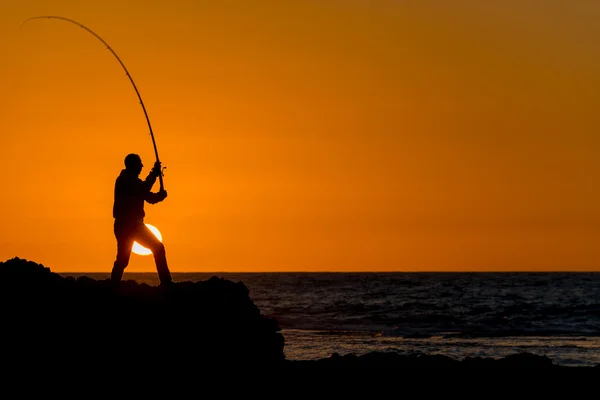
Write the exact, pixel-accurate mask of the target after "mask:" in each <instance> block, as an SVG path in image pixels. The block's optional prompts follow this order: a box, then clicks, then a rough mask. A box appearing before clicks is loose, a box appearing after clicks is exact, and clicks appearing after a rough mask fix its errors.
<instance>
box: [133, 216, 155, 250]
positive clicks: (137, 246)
mask: <svg viewBox="0 0 600 400" xmlns="http://www.w3.org/2000/svg"><path fill="white" fill-rule="evenodd" d="M146 226H147V227H148V229H150V231H151V232H152V233H154V236H156V237H157V238H158V240H160V241H161V242H162V235H161V234H160V232H159V230H158V228H156V227H155V226H153V225H150V224H146ZM132 251H133V252H134V253H135V254H139V255H140V256H147V255H150V254H152V251H150V249H147V248H145V247H144V246H142V245H141V244H139V243H138V242H133V249H132Z"/></svg>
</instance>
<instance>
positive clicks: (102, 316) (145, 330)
mask: <svg viewBox="0 0 600 400" xmlns="http://www.w3.org/2000/svg"><path fill="white" fill-rule="evenodd" d="M0 306H1V308H0V310H1V311H0V321H1V328H0V353H1V359H2V364H3V365H5V366H7V365H8V366H10V365H13V366H14V365H16V364H21V365H26V366H28V367H31V366H32V365H34V366H41V365H44V366H45V368H46V369H47V368H56V366H61V367H60V368H70V370H73V368H75V369H76V370H83V371H86V370H89V369H91V368H93V369H103V370H105V369H106V368H109V370H107V371H111V369H112V370H113V371H114V367H115V366H121V367H123V368H125V370H131V369H134V368H137V369H139V368H146V369H147V370H148V371H150V372H153V371H154V372H159V373H160V371H161V370H164V369H165V368H169V369H173V368H185V369H186V370H190V369H191V370H193V371H196V370H202V369H205V368H207V367H208V368H210V367H226V368H228V369H239V368H244V369H248V368H253V367H286V368H290V369H294V368H300V369H302V368H477V369H481V368H536V369H537V368H543V369H549V368H552V369H560V368H567V367H560V366H558V365H556V364H554V363H553V362H552V360H551V359H549V358H547V357H543V356H537V355H533V354H528V353H523V354H515V355H513V356H509V357H504V358H502V359H491V358H466V359H464V360H460V361H459V360H454V359H452V358H450V357H446V356H438V355H401V354H398V353H393V352H390V353H380V352H372V353H368V354H365V355H360V356H357V355H353V354H349V355H344V356H341V355H339V354H333V355H331V357H329V358H323V359H319V360H308V361H298V360H294V361H292V360H286V359H285V355H284V337H283V335H282V333H281V330H280V328H279V325H278V323H277V321H276V320H274V319H272V318H268V317H266V316H264V315H262V314H261V312H260V310H259V309H258V308H257V307H256V305H255V304H254V302H253V301H252V300H251V298H250V296H249V292H248V289H247V287H246V286H245V285H244V284H243V283H242V282H232V281H229V280H226V279H222V278H218V277H216V276H213V277H212V278H210V279H208V280H206V281H199V282H177V283H174V284H173V286H172V287H171V288H169V289H162V288H160V287H155V286H149V285H146V284H140V283H137V282H135V281H130V280H129V281H128V280H126V281H123V282H122V284H121V286H120V288H119V289H114V288H113V287H111V285H110V282H109V281H108V280H94V279H91V278H89V277H80V278H77V279H75V278H73V277H63V276H61V275H58V274H56V273H53V272H51V271H50V269H49V268H47V267H44V266H43V265H41V264H37V263H35V262H32V261H28V260H23V259H19V258H13V259H10V260H7V261H5V262H0ZM586 369H588V368H586ZM594 369H596V370H600V366H597V367H594Z"/></svg>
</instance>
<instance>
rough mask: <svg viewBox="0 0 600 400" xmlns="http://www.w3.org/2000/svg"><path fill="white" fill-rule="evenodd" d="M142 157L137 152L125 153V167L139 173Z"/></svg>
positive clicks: (141, 166) (142, 165)
mask: <svg viewBox="0 0 600 400" xmlns="http://www.w3.org/2000/svg"><path fill="white" fill-rule="evenodd" d="M143 167H144V164H142V159H141V158H140V156H138V155H137V154H133V153H132V154H127V156H126V157H125V169H127V170H128V171H131V172H134V173H135V174H136V175H139V174H140V173H141V172H142V168H143Z"/></svg>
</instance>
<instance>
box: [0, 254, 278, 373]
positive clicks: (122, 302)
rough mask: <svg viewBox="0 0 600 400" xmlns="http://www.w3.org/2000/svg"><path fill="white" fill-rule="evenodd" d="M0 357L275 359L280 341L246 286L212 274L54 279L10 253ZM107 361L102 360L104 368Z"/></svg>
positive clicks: (241, 362) (3, 276) (155, 361)
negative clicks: (116, 283)
mask: <svg viewBox="0 0 600 400" xmlns="http://www.w3.org/2000/svg"><path fill="white" fill-rule="evenodd" d="M0 302H1V303H0V304H2V314H1V321H2V328H1V329H0V343H2V347H3V348H2V356H3V357H4V358H6V357H11V358H14V359H16V360H23V359H30V360H42V361H47V360H49V359H53V360H59V361H61V363H64V361H65V360H68V361H69V362H70V363H71V365H73V362H75V363H77V364H78V365H79V364H84V363H87V362H93V363H94V364H96V365H100V364H103V363H106V362H108V363H110V364H114V363H119V364H130V365H132V366H133V365H135V364H142V365H144V364H145V363H148V364H149V365H165V363H167V365H168V363H169V362H178V363H180V362H181V361H182V360H185V361H186V363H187V362H191V363H192V364H201V365H204V366H211V365H226V366H229V365H235V366H248V365H257V364H264V365H278V364H281V363H282V362H283V361H284V353H283V345H284V339H283V336H282V334H281V332H280V328H279V326H278V324H277V321H275V320H273V319H270V318H267V317H265V316H264V315H261V313H260V310H259V309H258V308H257V307H256V306H255V305H254V303H253V302H252V300H251V299H250V297H249V293H248V289H247V288H246V286H245V285H244V284H243V283H241V282H239V283H235V282H232V281H228V280H225V279H221V278H217V277H212V278H211V279H209V280H206V281H201V282H178V283H174V284H173V287H172V288H171V289H169V290H163V289H162V288H159V287H155V286H149V285H146V284H139V283H137V282H134V281H123V282H122V284H121V287H120V288H119V290H118V291H115V290H114V289H113V288H112V287H111V285H110V281H109V280H99V281H97V280H94V279H91V278H88V277H80V278H78V279H74V278H73V277H62V276H60V275H58V274H56V273H53V272H51V271H50V269H49V268H46V267H44V266H43V265H40V264H37V263H34V262H31V261H27V260H22V259H19V258H13V259H10V260H8V261H6V262H2V263H0ZM110 364H109V365H110Z"/></svg>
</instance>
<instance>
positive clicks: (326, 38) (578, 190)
mask: <svg viewBox="0 0 600 400" xmlns="http://www.w3.org/2000/svg"><path fill="white" fill-rule="evenodd" d="M569 4H571V3H569V2H564V1H558V0H548V1H545V2H540V1H534V0H519V1H517V0H490V1H479V0H464V1H459V2H454V1H448V0H422V1H390V0H372V1H338V0H319V1H316V0H315V1H313V0H289V1H275V0H258V1H251V2H248V1H245V0H226V1H212V0H207V1H198V2H195V1H184V0H173V1H169V2H154V1H143V2H142V1H139V0H133V1H117V0H103V1H99V0H90V1H85V2H81V1H77V0H57V1H53V2H47V1H42V0H31V1H20V0H4V1H3V2H2V6H1V7H0V10H1V12H0V46H1V47H2V49H3V54H4V56H3V61H2V63H0V91H1V92H2V96H0V110H2V111H1V113H2V115H1V118H0V132H1V135H0V168H1V170H2V171H3V179H4V180H3V187H4V190H5V193H4V195H3V196H0V215H1V218H2V219H1V220H0V222H1V223H2V227H3V229H2V232H1V233H0V260H6V259H8V258H11V257H15V256H18V257H21V258H27V259H31V260H34V261H36V262H40V263H43V264H44V265H47V266H49V267H51V268H52V270H54V271H90V272H106V271H110V268H111V267H112V264H113V261H114V257H115V252H116V241H115V237H114V235H113V225H112V224H113V219H112V216H111V208H112V201H113V188H114V182H115V179H116V177H117V176H118V174H119V172H120V170H121V169H122V168H123V158H124V156H125V155H126V154H128V153H130V152H135V153H138V154H140V155H141V157H142V160H143V162H144V170H143V171H142V175H143V176H142V178H144V177H145V176H146V174H147V173H148V171H149V169H150V168H151V167H152V164H153V163H154V161H155V155H154V149H153V147H152V141H151V139H150V135H149V132H148V126H147V123H146V120H145V118H144V114H143V111H142V108H141V107H140V104H139V101H138V99H137V98H136V95H135V92H134V90H133V88H132V85H131V84H130V82H129V81H128V79H127V77H126V76H125V73H124V71H123V70H122V68H121V66H120V65H119V63H118V62H117V60H116V59H115V58H114V57H113V56H112V55H111V54H110V52H109V51H108V50H107V49H106V48H105V47H104V46H103V45H102V44H101V43H99V41H98V40H97V39H95V38H94V37H92V36H91V35H90V34H88V33H86V32H85V31H84V30H83V29H80V28H78V27H77V26H74V25H72V24H68V23H64V22H60V21H52V20H41V19H40V20H35V21H31V22H29V23H27V24H26V25H24V26H23V28H22V29H21V28H20V25H21V23H22V22H23V21H24V20H26V19H27V18H30V17H33V16H37V15H62V16H64V17H68V18H72V19H74V20H77V21H80V22H82V23H84V24H85V25H86V26H88V27H89V28H91V29H93V30H94V31H95V32H97V33H98V34H99V35H100V36H102V38H104V39H105V40H106V41H107V42H108V43H109V44H110V45H111V47H113V48H114V50H115V51H116V52H117V53H118V54H119V57H120V58H121V59H122V60H123V62H124V63H125V65H126V66H127V68H128V70H129V72H130V73H131V74H132V77H133V79H134V80H135V83H136V85H137V86H138V89H139V91H140V93H141V95H142V97H143V99H144V103H145V106H146V108H147V111H148V114H149V117H150V120H151V122H152V127H153V131H154V134H155V137H156V142H157V146H158V151H159V153H160V158H161V161H162V163H163V165H164V166H166V167H167V170H166V171H165V172H166V174H165V177H164V182H165V187H166V190H167V191H168V193H169V196H168V198H167V199H166V200H165V201H164V202H162V203H160V204H156V205H150V204H146V206H145V210H146V215H147V220H149V221H152V222H153V223H155V224H156V225H157V226H160V229H161V232H162V233H163V235H164V236H165V238H167V237H168V243H165V247H166V252H167V255H168V259H169V267H170V268H171V271H172V272H189V271H242V272H246V271H457V270H461V271H464V270H477V271H492V270H519V271H520V270H568V271H573V270H594V271H600V246H599V245H598V243H599V241H600V186H599V185H598V184H597V183H598V182H599V181H600V157H598V154H600V135H599V132H600V112H598V110H600V79H599V78H598V76H599V74H598V71H600V51H598V50H600V24H598V23H597V21H598V20H599V18H600V2H592V1H587V2H579V3H578V5H577V7H572V6H570V7H569V6H568V5H569ZM154 190H155V191H157V190H158V184H157V185H156V186H155V188H154ZM127 271H128V272H140V271H155V266H154V261H153V259H152V257H132V259H131V262H130V264H129V266H128V267H127Z"/></svg>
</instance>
